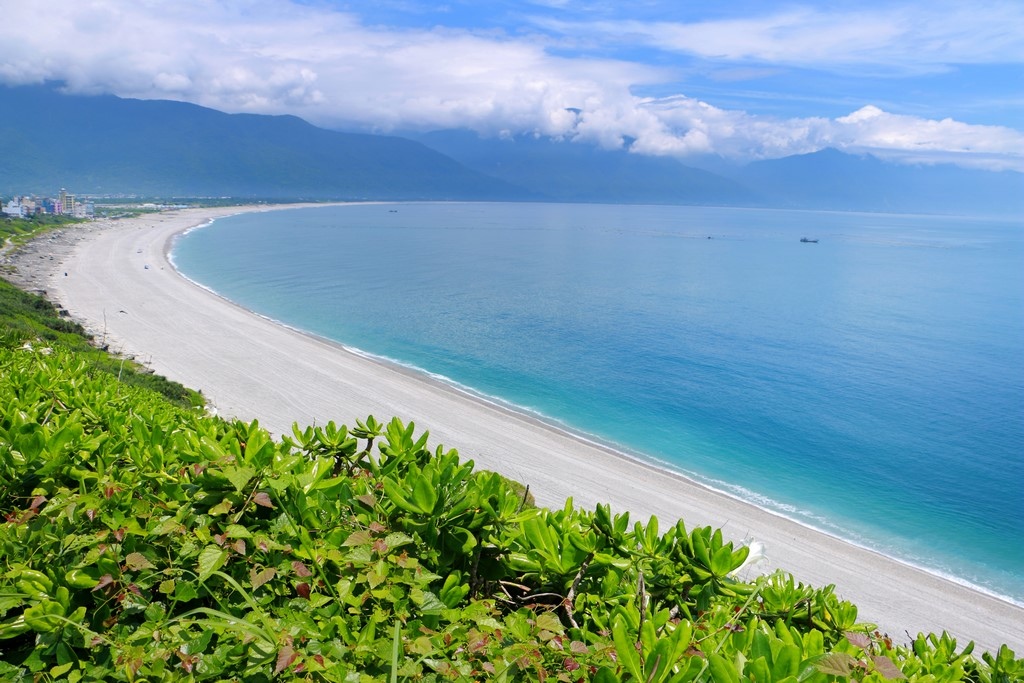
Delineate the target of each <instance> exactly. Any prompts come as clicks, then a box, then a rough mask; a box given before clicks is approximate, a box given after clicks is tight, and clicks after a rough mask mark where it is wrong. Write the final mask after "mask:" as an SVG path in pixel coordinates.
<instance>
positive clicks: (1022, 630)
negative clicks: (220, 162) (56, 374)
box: [19, 208, 1024, 653]
mask: <svg viewBox="0 0 1024 683" xmlns="http://www.w3.org/2000/svg"><path fill="white" fill-rule="evenodd" d="M239 210H240V209H237V208H231V209H190V210H183V211H176V212H169V213H164V214H160V215H154V216H146V217H142V218H138V219H131V220H118V221H112V222H107V223H104V224H94V225H93V226H92V227H89V228H86V229H74V230H72V231H69V232H66V233H64V234H63V235H62V236H61V237H59V238H55V239H52V240H51V239H50V238H43V240H41V241H39V242H37V243H36V244H35V246H34V247H33V249H34V251H30V252H28V253H27V254H24V255H22V256H21V257H19V264H20V265H19V267H20V270H21V275H22V276H23V277H22V281H23V283H24V282H25V276H34V277H35V278H36V279H35V282H36V283H37V286H38V287H39V288H40V289H44V290H47V291H48V292H49V295H50V297H51V299H53V300H54V301H55V302H58V303H60V304H62V305H63V306H65V307H66V308H67V309H68V310H69V311H71V312H72V314H73V316H74V317H75V318H76V319H79V320H81V321H82V322H84V323H85V324H86V326H87V328H89V329H90V330H91V331H92V332H93V333H94V334H95V335H96V336H97V338H105V339H106V341H107V342H108V343H109V345H110V348H111V350H114V351H120V352H123V353H126V354H131V355H134V356H136V359H137V360H140V361H142V362H144V363H145V364H147V365H149V366H150V367H151V368H152V369H153V370H155V371H156V372H158V373H161V374H163V375H166V376H168V377H170V378H172V379H175V380H177V381H179V382H182V383H183V384H185V385H187V386H190V387H193V388H196V389H200V390H202V392H203V394H204V395H205V396H206V397H207V399H208V400H209V401H210V402H211V403H212V405H213V406H214V407H215V408H216V410H217V412H218V413H219V414H221V415H224V416H229V417H239V418H242V419H246V420H249V419H253V418H258V419H259V420H260V423H261V424H262V425H264V426H265V427H267V428H269V429H270V430H271V431H272V432H274V433H277V434H281V433H288V432H290V429H291V425H292V423H293V422H298V423H299V424H300V425H302V426H305V425H308V424H313V423H314V422H315V423H318V424H323V423H325V422H326V421H328V420H332V419H333V420H335V421H336V422H338V423H341V422H345V423H347V424H350V425H352V424H354V420H355V418H357V417H358V418H363V417H365V416H367V415H369V414H373V415H374V416H375V417H377V418H378V419H381V420H385V419H390V418H391V417H392V416H394V415H397V416H399V417H401V418H402V419H403V420H406V421H408V420H413V421H415V423H416V425H417V428H418V429H429V430H430V433H431V443H432V444H434V445H436V444H438V443H443V444H445V446H447V447H453V448H457V449H458V450H459V452H460V454H461V455H462V457H463V458H472V459H473V460H475V461H476V463H477V466H478V467H483V468H487V469H493V470H497V471H500V472H502V473H504V474H506V475H508V476H510V477H513V478H515V479H518V480H519V481H521V482H523V483H527V484H529V485H530V487H531V491H532V492H533V493H534V495H535V496H536V498H537V501H538V503H540V504H543V505H554V506H561V505H562V504H563V503H564V501H565V499H566V498H567V497H568V496H572V497H573V498H574V500H575V502H576V504H577V505H580V506H583V507H586V508H592V507H593V506H594V505H595V504H596V503H599V502H608V503H611V504H612V507H613V509H614V510H617V511H624V510H628V511H630V512H631V513H633V518H634V519H642V520H646V519H647V517H648V516H650V515H657V517H658V518H659V520H660V521H661V527H662V528H663V529H665V528H668V526H669V525H670V524H672V523H674V522H675V521H676V520H677V519H679V518H682V519H684V520H685V521H686V524H687V526H688V527H689V528H692V527H695V526H702V525H708V524H710V525H713V526H715V527H722V528H723V529H724V530H725V533H726V534H727V536H729V537H730V538H731V539H733V540H735V541H741V540H743V539H744V538H753V539H756V540H758V541H761V542H763V543H764V544H765V545H766V547H767V554H768V557H769V558H770V567H772V568H775V567H779V568H783V569H785V570H787V571H790V572H792V573H793V574H794V575H796V577H797V578H798V579H800V580H802V581H804V582H808V583H811V584H813V585H819V586H822V585H826V584H835V585H836V586H837V593H838V594H839V595H840V596H841V597H843V598H845V599H848V600H851V601H853V602H854V603H856V604H857V605H858V606H859V608H860V619H861V620H862V621H870V622H874V623H877V624H878V625H879V627H880V628H881V629H882V630H883V631H885V632H888V633H889V635H890V636H891V637H893V639H894V640H896V641H898V642H906V641H907V640H908V636H907V634H908V633H909V634H913V635H916V634H917V633H918V632H921V631H923V632H940V631H942V630H943V629H945V630H948V631H949V632H950V633H951V634H953V635H955V636H956V637H957V638H958V639H959V640H960V641H961V644H962V645H963V644H966V641H967V640H975V641H976V642H977V644H978V646H979V647H980V648H985V649H993V648H995V647H998V645H999V644H1001V643H1007V644H1009V645H1010V646H1011V647H1012V648H1013V649H1014V650H1015V651H1016V652H1017V653H1021V652H1024V608H1021V607H1019V606H1016V605H1013V604H1010V603H1007V602H1004V601H1001V600H998V599H995V598H993V597H990V596H988V595H985V594H983V593H980V592H978V591H975V590H971V589H968V588H965V587H963V586H960V585H958V584H955V583H953V582H951V581H947V580H944V579H942V578H939V577H936V576H933V575H931V574H928V573H926V572H924V571H921V570H918V569H916V568H913V567H910V566H907V565H904V564H902V563H899V562H896V561H893V560H891V559H889V558H886V557H883V556H881V555H879V554H877V553H874V552H871V551H867V550H864V549H861V548H858V547H855V546H853V545H851V544H848V543H845V542H842V541H839V540H837V539H835V538H832V537H830V536H828V535H825V534H822V533H819V532H816V531H814V530H811V529H808V528H806V527H804V526H801V525H799V524H796V523H793V522H790V521H788V520H786V519H783V518H781V517H778V516H776V515H773V514H771V513H769V512H766V511H764V510H761V509H759V508H757V507H754V506H752V505H749V504H746V503H743V502H740V501H738V500H735V499H733V498H730V497H728V496H725V495H722V494H719V493H717V492H714V491H711V490H709V489H707V488H705V487H703V486H700V485H698V484H696V483H694V482H692V481H689V480H687V479H685V478H682V477H679V476H674V475H672V474H670V473H666V472H664V471H661V470H658V469H656V468H653V467H648V466H645V465H643V464H641V463H638V462H636V461H633V460H630V459H628V458H625V457H623V456H621V455H619V454H616V453H615V452H613V451H611V450H609V449H605V448H602V447H600V446H597V445H594V444H590V443H587V442H585V441H583V440H580V439H576V438H573V437H572V436H571V435H568V434H565V433H561V432H559V431H557V430H554V429H552V428H549V427H546V426H545V425H543V424H541V423H539V422H537V421H536V420H533V419H530V418H529V417H528V416H524V415H520V414H517V413H514V412H510V411H508V410H504V409H502V408H500V407H497V406H494V405H490V404H487V403H485V402H483V401H479V400H475V399H472V398H470V397H468V396H466V395H464V394H462V393H460V392H458V391H456V390H454V389H452V388H450V387H447V386H445V385H442V384H440V383H437V382H433V381H431V380H429V379H427V378H424V377H421V376H419V375H416V374H413V373H410V372H406V371H404V370H402V369H399V368H395V367H391V366H389V365H387V364H383V363H378V362H375V361H373V360H369V359H366V358H364V357H361V356H358V355H356V354H353V353H350V352H348V351H346V350H344V349H343V348H342V347H340V346H339V345H337V344H334V343H330V342H327V341H324V340H321V339H317V338H314V337H311V336H308V335H305V334H302V333H299V332H296V331H294V330H291V329H288V328H286V327H284V326H282V325H278V324H275V323H273V322H271V321H269V320H267V319H265V318H262V317H260V316H257V315H254V314H252V313H250V312H247V311H245V310H243V309H242V308H240V307H238V306H235V305H233V304H231V303H229V302H227V301H225V300H223V299H221V298H219V297H217V296H215V295H213V294H211V293H210V292H208V291H206V290H204V289H202V288H201V287H198V286H196V285H195V284H193V283H191V282H189V281H187V280H186V279H184V278H183V277H181V276H180V275H178V274H177V272H176V271H175V270H174V269H173V268H172V266H171V265H170V264H169V262H168V261H167V257H166V251H167V249H168V245H169V240H170V239H171V238H172V237H173V236H174V235H175V234H177V233H179V232H181V231H182V230H183V229H185V228H187V227H190V226H193V225H196V224H199V223H202V222H205V221H206V220H207V219H208V218H210V217H213V216H218V215H225V214H230V213H237V212H239ZM69 240H70V242H71V244H68V241H69ZM61 244H63V245H64V248H61V246H60V245H61ZM47 250H53V252H54V253H55V256H54V258H53V260H50V258H49V257H48V256H47ZM62 252H63V253H62ZM147 265H148V268H146V267H145V266H147ZM65 272H66V273H67V275H64V273H65ZM28 284H29V285H31V284H32V280H31V279H29V280H28Z"/></svg>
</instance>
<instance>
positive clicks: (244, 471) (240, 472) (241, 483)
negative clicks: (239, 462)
mask: <svg viewBox="0 0 1024 683" xmlns="http://www.w3.org/2000/svg"><path fill="white" fill-rule="evenodd" d="M224 476H225V477H227V478H228V481H230V482H231V485H232V486H234V487H235V491H236V492H238V493H241V492H242V490H243V489H245V485H246V484H248V483H249V480H250V479H252V478H253V477H255V476H256V470H254V469H253V468H251V467H225V468H224Z"/></svg>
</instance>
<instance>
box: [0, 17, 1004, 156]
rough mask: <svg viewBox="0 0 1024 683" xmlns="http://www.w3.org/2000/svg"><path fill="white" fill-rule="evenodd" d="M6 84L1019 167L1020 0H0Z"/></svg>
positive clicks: (229, 106) (370, 128)
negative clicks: (41, 85)
mask: <svg viewBox="0 0 1024 683" xmlns="http://www.w3.org/2000/svg"><path fill="white" fill-rule="evenodd" d="M0 25H2V26H3V27H4V30H3V38H2V39H0V83H2V84H6V85H24V84H39V83H58V84H61V87H63V88H64V89H66V90H67V91H68V92H73V93H78V94H114V95H118V96H121V97H135V98H142V99H172V100H181V101H187V102H193V103H196V104H200V105H203V106H207V107H212V108H215V109H219V110H221V111H226V112H231V113H237V112H248V113H260V114H294V115H297V116H300V117H302V118H304V119H306V120H307V121H310V122H311V123H314V124H316V125H319V126H323V127H326V128H333V129H338V130H347V131H362V132H376V133H409V132H420V131H430V130H439V129H451V128H468V129H472V130H475V131H477V132H478V133H480V134H481V135H484V136H503V137H510V136H518V135H538V136H550V137H553V138H557V139H560V140H565V141H567V142H575V143H581V144H596V145H601V146H603V147H606V148H609V149H623V148H625V149H629V151H631V152H634V153H637V154H650V155H662V156H674V157H678V158H680V159H681V160H682V161H684V163H685V161H686V159H687V158H691V159H695V158H700V157H707V156H709V155H710V156H712V157H722V158H725V159H727V160H731V161H736V162H747V161H751V160H757V159H769V158H778V157H782V156H788V155H791V154H805V153H809V152H814V151H817V150H820V149H823V148H826V147H834V148H837V149H840V150H843V151H847V152H851V153H872V154H875V155H876V156H880V157H883V158H888V159H894V160H897V161H900V162H904V163H946V162H951V163H956V164H959V165H963V166H969V167H976V168H987V169H992V170H1003V169H1013V170H1018V171H1024V2H1020V1H1019V0H1007V1H1003V0H971V1H970V2H967V1H962V0H927V1H919V0H909V1H901V0H859V1H856V2H855V1H845V0H836V1H828V2H811V1H809V0H796V1H794V2H771V1H770V0H729V1H727V2H723V1H717V0H716V1H711V0H631V1H627V0H619V1H612V0H482V1H481V0H447V2H446V1H445V0H353V1H345V0H174V2H166V1H164V0H32V1H31V2H28V1H26V0H0Z"/></svg>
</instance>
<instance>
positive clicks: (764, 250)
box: [174, 203, 1024, 603]
mask: <svg viewBox="0 0 1024 683" xmlns="http://www.w3.org/2000/svg"><path fill="white" fill-rule="evenodd" d="M802 236H808V237H810V238H815V239H819V240H820V242H818V243H817V244H806V243H801V242H800V241H799V240H800V238H801V237H802ZM174 260H175V263H176V264H177V266H178V267H179V268H180V269H181V270H182V271H183V272H184V273H185V274H186V275H187V276H188V277H190V278H192V279H194V280H196V281H198V282H201V283H203V284H204V285H206V286H208V287H210V288H211V289H213V290H215V291H217V292H218V293H220V294H222V295H224V296H226V297H228V298H229V299H232V300H234V301H236V302H238V303H239V304H241V305H243V306H246V307H248V308H250V309H253V310H255V311H258V312H260V313H263V314H265V315H267V316H270V317H272V318H275V319H277V320H281V321H283V322H286V323H288V324H290V325H293V326H296V327H299V328H302V329H305V330H308V331H310V332H313V333H316V334H319V335H322V336H325V337H329V338H331V339H335V340H337V341H340V342H343V343H344V344H347V345H349V346H353V347H357V348H359V349H361V350H363V351H365V352H368V353H372V354H375V355H379V356H383V357H387V358H391V359H394V360H397V361H400V362H402V363H404V364H408V365H412V366H415V367H417V368H420V369H423V370H425V371H428V372H430V373H433V374H436V375H441V376H443V377H445V378H448V379H449V380H450V381H452V382H456V383H458V384H461V385H464V386H466V387H470V388H472V389H473V390H475V391H477V392H480V393H483V394H487V395H490V396H495V397H499V398H501V399H503V400H504V401H507V402H509V403H511V404H515V405H517V406H520V407H522V408H524V409H528V410H530V411H535V412H537V413H540V414H542V415H544V416H546V417H547V418H549V419H552V420H556V421H559V422H561V423H564V424H565V425H567V426H569V427H571V428H573V429H575V430H578V431H581V432H585V433H587V434H591V435H594V436H597V437H600V438H601V439H604V440H606V441H610V442H614V443H618V444H622V445H623V446H625V447H627V448H629V449H631V450H633V451H636V452H639V453H642V454H646V455H648V456H650V457H651V458H653V459H657V460H660V461H662V462H663V463H665V464H667V465H668V466H671V467H673V468H675V469H678V470H680V471H682V472H685V473H688V474H689V475H691V476H693V477H695V478H697V479H699V480H701V481H704V482H706V483H709V484H711V485H713V486H715V487H716V488H719V489H722V490H725V491H727V492H730V493H733V494H734V495H737V496H740V497H743V498H745V499H747V500H750V501H752V502H755V503H757V504H758V505H761V506H763V507H767V508H770V509H773V510H775V511H777V512H781V513H783V514H785V515H787V516H790V517H792V518H794V519H797V520H800V521H803V522H805V523H807V524H809V525H812V526H815V527H817V528H820V529H823V530H825V531H828V532H830V533H833V534H836V535H839V536H842V537H844V538H847V539H849V540H852V541H854V542H857V543H860V544H863V545H866V546H869V547H871V548H875V549H877V550H879V551H881V552H883V553H886V554H888V555H892V556H895V557H899V558H902V559H905V560H908V561H910V562H913V563H915V564H918V565H921V566H924V567H926V568H929V569H931V570H933V571H936V572H940V573H943V574H946V575H949V576H952V577H955V578H958V579H960V580H962V581H966V582H969V583H972V584H974V585H977V586H980V587H982V588H985V589H987V590H989V591H991V592H994V593H997V594H1000V595H1003V596H1008V597H1010V598H1012V599H1014V600H1015V601H1017V602H1021V603H1024V226H1022V225H1021V224H1020V223H1019V222H1017V223H1012V222H1008V221H1007V222H999V221H993V220H984V219H976V218H948V217H930V216H906V215H881V214H852V213H824V212H796V211H769V210H748V209H717V208H698V207H661V206H601V205H565V204H473V203H470V204H398V205H354V206H345V207H317V208H311V209H296V210H289V211H275V212H268V213H250V214H244V215H239V216H233V217H230V218H224V219H220V220H217V221H216V222H215V223H214V224H213V226H212V227H210V228H208V229H202V230H195V231H192V232H191V233H189V234H188V235H186V236H185V237H183V238H182V239H180V240H179V242H178V243H177V246H176V248H175V251H174ZM338 417H339V419H342V420H350V419H352V418H354V417H357V416H351V415H348V416H346V415H341V416H338ZM379 417H380V416H379ZM769 552H770V550H769Z"/></svg>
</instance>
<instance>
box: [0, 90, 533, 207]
mask: <svg viewBox="0 0 1024 683" xmlns="http://www.w3.org/2000/svg"><path fill="white" fill-rule="evenodd" d="M61 186H63V187H67V188H68V189H69V190H71V191H73V192H77V193H137V194H151V195H159V196H233V197H260V198H280V199H298V198H310V199H523V198H528V197H530V194H529V193H528V192H526V191H524V190H521V189H519V188H514V187H511V186H509V185H508V184H506V183H504V182H501V181H499V180H495V179H493V178H488V177H486V176H484V175H482V174H480V173H478V172H476V171H472V170H469V169H467V168H465V167H464V166H462V165H460V164H459V163H457V162H456V161H454V160H452V159H450V158H448V157H446V156H444V155H442V154H440V153H438V152H436V151H434V150H431V149H428V148H426V147H425V146H423V145H422V144H420V143H417V142H414V141H412V140H407V139H404V138H397V137H388V136H380V135H358V134H349V133H339V132H334V131H328V130H324V129H321V128H316V127H315V126H312V125H310V124H309V123H306V122H305V121H303V120H301V119H299V118H296V117H294V116H257V115H246V114H224V113H222V112H218V111H214V110H212V109H207V108H204V107H199V106H196V105H192V104H186V103H182V102H169V101H152V100H150V101H146V100H130V99H121V98H118V97H113V96H98V97H82V96H67V95H61V94H59V93H57V92H55V91H54V90H53V89H51V88H47V87H41V86H38V87H18V88H6V87H0V194H7V195H10V194H13V193H16V192H17V193H22V192H54V191H55V190H56V189H59V187H61Z"/></svg>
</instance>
